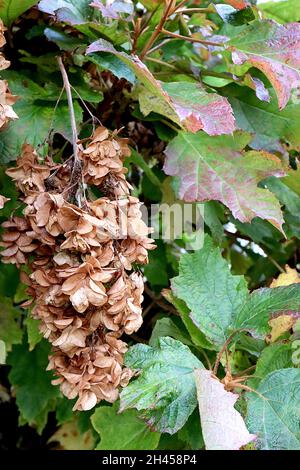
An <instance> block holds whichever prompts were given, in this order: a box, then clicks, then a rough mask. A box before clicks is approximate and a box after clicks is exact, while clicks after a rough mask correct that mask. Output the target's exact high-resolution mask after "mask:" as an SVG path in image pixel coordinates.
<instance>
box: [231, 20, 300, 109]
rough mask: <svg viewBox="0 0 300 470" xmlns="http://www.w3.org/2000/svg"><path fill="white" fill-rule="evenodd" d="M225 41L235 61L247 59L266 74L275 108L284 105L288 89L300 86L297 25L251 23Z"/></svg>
mask: <svg viewBox="0 0 300 470" xmlns="http://www.w3.org/2000/svg"><path fill="white" fill-rule="evenodd" d="M227 44H228V47H229V48H230V49H231V50H232V60H233V62H234V63H235V64H237V65H242V64H243V63H244V62H247V63H248V64H249V65H251V66H253V67H256V68H258V69H259V70H261V71H262V72H263V73H264V74H265V75H266V77H267V78H268V79H269V81H270V82H271V83H272V85H273V87H274V89H275V91H276V94H277V97H278V104H279V108H280V109H282V108H284V107H285V106H286V104H287V102H288V100H289V98H290V94H291V91H292V90H294V89H299V88H300V73H299V69H300V24H299V23H290V24H287V25H279V24H277V23H276V22H275V21H272V20H266V21H260V22H255V23H252V24H251V25H250V26H248V27H247V28H246V29H245V30H243V32H242V33H241V34H240V35H239V36H237V37H236V38H234V39H232V40H230V41H229V42H228V43H227Z"/></svg>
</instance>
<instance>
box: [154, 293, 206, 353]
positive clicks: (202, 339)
mask: <svg viewBox="0 0 300 470" xmlns="http://www.w3.org/2000/svg"><path fill="white" fill-rule="evenodd" d="M162 294H163V296H164V297H165V298H166V299H167V301H168V302H170V303H171V304H172V305H174V307H175V308H176V310H177V311H178V312H179V314H180V317H181V319H182V321H183V323H184V326H185V327H186V329H187V331H188V332H189V335H190V337H191V340H192V341H193V343H194V345H195V346H198V347H200V348H204V349H214V346H213V345H212V344H211V343H210V342H209V341H208V340H207V338H206V336H205V335H204V333H202V331H200V330H199V328H198V327H197V326H196V325H195V324H194V322H193V320H192V319H191V318H190V309H189V308H188V307H187V305H186V303H185V302H184V301H183V300H181V299H178V298H176V297H175V295H174V294H173V292H172V291H171V290H168V289H164V290H163V291H162Z"/></svg>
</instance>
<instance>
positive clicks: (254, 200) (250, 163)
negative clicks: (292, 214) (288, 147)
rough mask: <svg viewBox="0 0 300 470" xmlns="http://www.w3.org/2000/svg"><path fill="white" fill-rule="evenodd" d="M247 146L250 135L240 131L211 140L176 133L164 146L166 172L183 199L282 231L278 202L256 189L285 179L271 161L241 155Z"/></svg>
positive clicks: (267, 157)
mask: <svg viewBox="0 0 300 470" xmlns="http://www.w3.org/2000/svg"><path fill="white" fill-rule="evenodd" d="M250 140H251V136H250V134H247V133H244V132H240V131H238V132H235V133H234V135H233V136H228V135H226V136H214V137H212V136H208V135H206V134H203V133H197V134H192V133H188V132H180V133H179V134H178V136H177V137H175V139H173V140H172V141H171V142H170V143H169V145H168V146H167V149H166V151H165V153H166V161H165V164H164V171H165V173H166V174H167V175H172V176H178V177H179V179H180V188H179V196H180V198H181V199H184V200H185V201H187V202H192V201H199V202H201V201H207V200H216V201H220V202H222V203H223V204H225V205H226V206H227V207H229V209H230V210H231V211H232V213H233V215H234V217H236V218H237V219H238V220H240V221H241V222H250V221H251V220H252V219H253V218H254V217H256V216H257V217H260V218H262V219H267V220H268V221H269V222H270V223H272V224H273V225H274V226H275V227H277V228H278V229H279V230H281V226H282V223H283V218H282V213H281V210H280V205H279V202H278V201H277V199H276V198H275V196H274V195H273V194H272V193H271V192H270V191H268V190H267V189H262V188H258V187H257V184H258V182H259V181H261V180H262V179H264V178H266V177H267V176H272V175H275V176H284V174H285V173H284V171H283V168H282V165H281V162H280V160H279V159H278V158H277V157H276V156H275V155H272V154H269V153H267V152H256V151H251V152H243V148H244V147H245V146H246V145H247V144H248V143H249V142H250Z"/></svg>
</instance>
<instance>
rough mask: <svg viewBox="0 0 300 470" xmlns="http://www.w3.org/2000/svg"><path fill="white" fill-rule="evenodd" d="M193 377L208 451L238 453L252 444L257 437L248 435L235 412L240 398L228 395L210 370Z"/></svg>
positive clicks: (229, 393) (203, 370)
mask: <svg viewBox="0 0 300 470" xmlns="http://www.w3.org/2000/svg"><path fill="white" fill-rule="evenodd" d="M194 374H195V380H196V386H197V397H198V405H199V412H200V419H201V428H202V434H203V438H204V442H205V447H206V450H239V449H240V448H241V447H242V446H245V445H246V444H248V443H249V442H251V441H253V440H254V439H255V438H256V436H255V435H253V434H250V433H249V432H248V431H247V428H246V426H245V423H244V420H243V418H242V416H241V415H240V413H239V412H238V411H237V410H236V409H235V408H234V404H235V402H236V401H237V399H238V397H239V396H238V395H237V394H235V393H231V392H227V391H226V390H225V389H224V385H223V384H222V383H221V382H220V381H219V380H218V379H216V378H214V377H212V375H211V371H209V370H205V369H202V370H201V369H198V370H196V371H195V372H194Z"/></svg>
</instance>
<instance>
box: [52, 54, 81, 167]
mask: <svg viewBox="0 0 300 470" xmlns="http://www.w3.org/2000/svg"><path fill="white" fill-rule="evenodd" d="M57 62H58V65H59V68H60V71H61V75H62V78H63V82H64V88H65V90H66V94H67V100H68V107H69V114H70V123H71V129H72V145H73V152H74V162H78V161H79V157H78V145H77V141H78V135H77V129H76V120H75V113H74V106H73V100H72V92H71V85H70V82H69V78H68V75H67V72H66V69H65V66H64V64H63V61H62V58H61V57H60V56H59V57H57Z"/></svg>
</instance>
